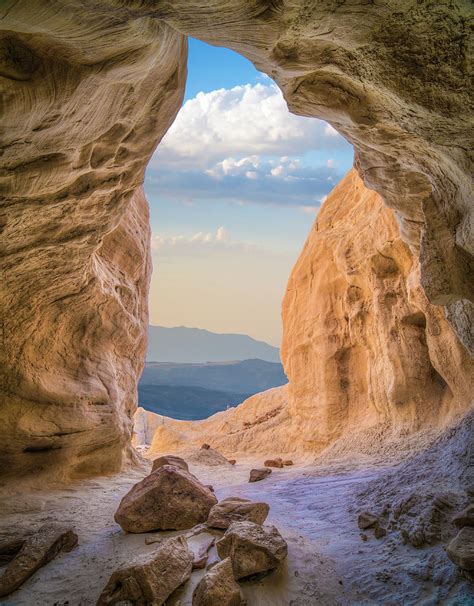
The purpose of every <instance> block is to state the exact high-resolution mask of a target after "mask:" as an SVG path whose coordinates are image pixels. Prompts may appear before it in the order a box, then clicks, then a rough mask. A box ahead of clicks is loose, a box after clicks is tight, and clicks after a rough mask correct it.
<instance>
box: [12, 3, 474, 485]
mask: <svg viewBox="0 0 474 606" xmlns="http://www.w3.org/2000/svg"><path fill="white" fill-rule="evenodd" d="M1 10H2V18H3V19H2V31H1V42H0V45H1V53H0V82H1V86H2V89H3V91H2V92H3V93H4V94H3V99H4V105H3V108H2V109H3V112H2V124H3V126H4V134H3V137H2V143H1V147H2V168H1V173H0V187H1V192H2V210H1V216H0V226H1V227H0V229H1V233H2V241H1V266H0V271H1V276H0V278H1V284H2V286H1V293H0V313H1V317H2V332H1V339H2V343H1V347H0V380H1V395H0V397H1V402H0V404H1V406H0V427H1V429H0V440H1V442H2V444H3V448H2V450H1V461H0V462H1V468H2V471H3V473H5V472H6V470H8V473H9V474H12V475H16V476H18V475H19V474H29V473H32V472H34V473H37V472H38V471H40V470H45V471H48V472H53V473H54V474H55V475H57V476H58V477H60V478H71V477H82V476H87V475H93V474H97V473H107V472H112V471H116V470H118V469H120V468H121V467H122V466H123V465H124V464H125V463H126V461H127V460H128V459H129V458H130V456H131V450H130V439H131V426H132V415H133V412H134V410H135V408H136V395H135V394H136V381H137V377H138V375H139V373H140V371H141V367H142V364H143V357H144V351H145V336H144V335H145V326H146V316H147V310H146V298H147V289H148V277H149V268H150V265H149V257H148V250H149V234H148V230H149V228H148V219H147V210H146V203H145V201H144V198H143V193H142V191H141V189H140V186H141V184H142V181H143V174H144V170H145V167H146V164H147V162H148V160H149V158H150V155H151V153H152V151H153V150H154V148H155V146H156V145H157V143H158V142H159V141H160V139H161V137H162V136H163V134H164V133H165V132H166V130H167V129H168V127H169V126H170V124H171V123H172V121H173V119H174V117H175V115H176V113H177V111H178V109H179V106H180V104H181V100H182V96H183V90H184V84H185V71H186V68H185V62H186V35H193V36H196V37H198V38H200V39H202V40H205V41H207V42H210V43H212V44H217V45H221V46H226V47H229V48H231V49H234V50H236V51H237V52H239V53H241V54H243V55H245V56H246V57H248V58H249V59H250V60H251V61H253V63H254V64H255V65H256V66H257V68H258V69H260V70H262V71H263V72H265V73H267V74H268V75H269V76H270V77H272V78H273V79H274V80H275V81H276V82H277V84H278V85H279V86H280V88H281V89H282V91H283V94H284V96H285V98H286V100H287V102H288V105H289V107H290V109H291V110H292V111H293V112H296V113H299V114H302V115H306V116H313V117H318V118H323V119H326V120H328V121H329V122H330V123H331V124H332V125H333V126H334V127H335V128H336V129H337V130H338V131H339V132H340V133H341V134H343V135H344V136H345V137H346V138H347V139H348V140H349V141H351V142H352V143H353V144H354V146H355V148H356V152H357V157H358V164H359V171H360V174H361V175H363V178H364V180H365V183H366V184H367V185H368V186H369V187H371V188H372V189H374V190H376V191H377V192H379V193H380V194H381V195H382V197H383V199H384V201H385V203H386V204H387V205H388V206H390V207H391V208H393V209H394V210H395V214H396V216H397V219H398V220H399V222H400V224H401V235H402V238H403V241H404V242H405V243H408V245H409V247H410V249H411V251H412V252H413V253H414V254H415V256H416V257H418V258H419V260H420V266H419V272H420V281H421V285H422V287H423V288H424V290H425V293H426V295H427V297H428V299H429V300H430V301H431V303H435V304H439V305H444V306H446V310H447V313H448V320H449V322H451V324H452V326H453V327H454V330H455V331H456V333H457V335H458V336H459V338H460V339H461V340H462V342H463V344H464V346H465V347H466V348H467V349H470V350H471V351H474V345H473V341H472V320H473V307H472V301H473V287H474V279H473V274H472V271H473V253H474V238H473V234H472V225H473V221H472V212H473V209H472V199H470V197H469V196H470V191H471V190H470V185H471V182H470V177H469V175H470V174H471V167H470V164H469V155H468V148H469V142H470V140H471V139H470V137H471V134H470V131H469V124H470V123H469V114H468V111H469V100H470V99H469V94H470V90H469V79H468V59H467V58H468V35H469V29H468V27H469V23H468V18H469V12H468V11H469V5H468V2H464V1H461V0H455V1H453V2H450V3H437V2H429V1H427V2H423V3H421V4H420V3H419V2H414V1H412V0H404V1H403V2H400V1H399V0H391V1H389V2H385V3H382V4H380V3H369V4H367V3H365V2H363V3H361V2H351V3H348V2H328V3H314V2H310V1H309V0H291V1H282V0H278V1H272V2H262V1H261V0H251V1H250V2H242V0H227V1H226V2H224V3H223V2H206V3H202V2H196V1H194V0H191V1H189V0H186V2H184V1H183V0H175V1H174V2H172V3H170V2H167V1H161V0H158V1H153V2H138V1H135V0H130V1H128V2H126V3H124V2H117V1H116V0H98V1H97V2H94V3H93V4H87V5H85V4H84V3H80V2H79V3H78V2H76V3H73V2H70V0H52V1H51V2H49V3H47V4H46V3H44V2H43V1H41V0H31V1H30V2H27V3H19V2H16V1H15V0H6V2H4V3H3V5H2V9H1ZM379 203H380V205H381V202H380V200H379ZM372 228H373V229H375V228H376V225H375V224H373V225H372ZM393 254H394V255H395V257H394V263H395V264H396V265H397V272H398V273H400V275H403V276H404V277H407V275H408V274H407V273H406V269H405V268H406V267H407V264H408V259H409V253H408V249H406V248H405V249H404V245H402V243H401V242H400V244H398V249H397V251H396V254H395V252H394V253H393ZM384 263H385V262H384V261H383V260H380V262H379V264H381V266H383V265H384ZM378 271H379V273H380V272H382V273H383V272H387V271H388V272H389V274H390V271H389V270H387V268H385V269H384V268H383V267H382V268H379V270H378ZM410 275H414V273H413V272H410ZM381 279H384V278H381ZM387 279H390V278H387ZM407 279H408V278H407ZM305 289H306V287H304V288H302V289H300V292H303V291H304V290H305ZM419 292H420V293H421V290H420V291H419ZM397 293H398V291H397ZM353 294H354V296H355V294H356V293H355V291H354V293H353ZM311 296H312V294H311ZM341 296H342V295H341ZM344 296H345V295H344ZM351 296H352V295H351ZM396 296H397V297H398V294H397V295H396ZM367 297H368V295H364V300H365V299H366V298H367ZM419 297H422V295H421V294H420V295H419ZM420 301H421V299H420ZM420 301H419V302H418V303H417V308H420V310H421V313H425V312H424V311H423V310H424V305H425V304H424V303H421V302H420ZM398 307H399V305H398V304H396V308H397V313H398V312H400V314H401V315H400V322H401V318H402V317H403V318H404V317H405V315H404V312H402V311H400V310H399V309H398ZM430 309H431V308H430ZM337 313H339V312H337ZM383 313H385V316H386V312H383ZM416 313H418V312H416ZM433 314H434V316H436V317H438V316H439V318H440V320H439V321H440V323H442V324H443V323H444V320H443V318H442V311H441V310H440V311H433ZM425 315H426V314H425ZM336 316H337V314H336ZM406 323H407V324H408V325H409V328H407V330H411V331H416V330H418V331H420V332H421V329H420V326H419V325H418V324H419V323H422V318H421V316H416V317H415V318H412V320H411V323H410V322H409V321H408V320H407V321H406ZM427 326H429V322H428V320H427ZM443 326H444V324H443ZM298 330H299V328H298V329H297V328H296V327H295V331H296V332H297V331H298ZM354 330H355V329H354ZM425 332H426V331H425ZM384 334H386V333H384ZM425 338H426V336H425ZM312 339H313V337H307V336H304V340H303V341H304V343H307V342H308V340H309V341H312ZM441 340H442V339H438V341H439V342H441ZM413 342H414V341H413ZM389 343H390V347H392V348H393V347H394V344H393V339H389ZM297 347H298V345H297V343H296V340H292V339H291V338H290V339H288V338H287V339H286V345H285V349H286V351H287V364H289V366H290V367H293V370H292V369H291V368H290V372H292V373H293V379H294V380H296V377H297V376H298V375H299V374H301V373H300V371H299V370H298V365H299V364H300V362H297V361H296V360H297V359H298V356H299V354H293V353H292V354H291V356H290V357H293V355H295V357H294V360H295V361H294V363H293V362H289V360H290V357H288V352H290V351H291V352H293V351H296V349H297ZM318 347H319V345H318ZM331 347H332V346H329V345H328V348H327V353H328V355H329V356H331V355H333V353H334V352H332V350H331ZM361 347H362V346H361ZM380 347H381V349H383V347H382V346H380ZM416 347H417V351H419V352H420V355H421V356H422V357H423V356H425V358H424V359H425V362H426V347H425V346H424V345H423V344H420V345H419V346H418V345H417V346H416ZM388 348H389V345H386V346H385V353H384V356H383V359H384V364H388V365H387V366H386V368H387V369H389V371H390V372H392V371H393V370H394V367H393V368H392V367H390V364H392V365H393V363H392V362H390V363H388V362H387V360H388V358H390V357H391V358H392V359H394V358H396V355H392V354H390V353H389V352H388ZM427 348H428V349H429V350H431V351H432V350H433V343H432V340H431V341H430V344H429V345H427ZM346 349H347V346H343V347H339V349H337V350H338V351H339V352H340V353H339V354H338V355H339V356H340V359H339V361H337V362H336V363H335V365H336V366H337V367H338V368H342V367H344V366H345V365H347V364H346V363H348V364H352V363H353V361H354V355H355V354H353V353H351V354H349V358H350V360H349V359H348V358H347V355H348V354H347V353H345V352H346ZM451 353H453V355H455V356H458V358H456V357H454V358H453V359H454V360H455V361H456V362H459V363H461V362H462V360H461V358H462V359H463V360H464V357H463V356H464V354H461V353H459V350H458V347H457V345H456V346H455V345H453V346H452V352H451ZM416 355H418V354H413V356H412V357H416ZM429 355H430V360H431V361H433V360H434V356H435V354H434V353H433V354H432V353H430V354H429ZM436 355H438V354H436ZM443 355H444V354H443ZM361 356H362V357H361V360H362V361H363V359H365V358H364V356H363V355H362V354H361ZM301 359H303V358H301V357H300V360H301ZM369 359H372V358H369ZM425 362H422V364H421V366H422V368H425V369H426V368H428V367H427V365H426V363H425ZM400 364H401V367H400V372H401V373H404V372H407V373H408V374H409V375H410V373H412V370H413V369H407V368H406V365H405V366H404V365H403V364H402V363H401V361H400ZM430 364H431V362H430ZM441 365H442V364H441V362H438V363H434V364H432V366H433V368H435V370H436V372H437V373H438V374H439V375H440V376H441V377H442V379H443V381H444V383H446V385H447V387H446V386H445V385H444V384H443V382H442V381H441V380H440V379H439V378H438V377H437V375H434V374H433V376H432V375H431V374H430V377H429V381H428V385H429V386H430V389H431V391H433V393H434V394H435V397H434V400H433V402H434V404H433V405H430V406H429V407H428V408H430V407H434V409H436V408H440V409H442V410H445V409H446V407H447V406H448V401H449V400H450V397H451V396H450V395H449V394H448V390H449V392H451V394H452V398H451V400H452V402H454V401H455V399H456V398H457V395H456V394H457V393H458V391H457V390H458V389H459V388H458V387H457V386H456V387H454V383H456V385H457V382H458V381H459V377H458V375H459V372H460V371H459V369H460V368H461V366H459V367H458V370H457V371H453V373H454V374H453V376H450V377H449V380H448V379H447V378H446V376H445V374H443V373H442V372H441V371H440V370H439V368H440V367H441ZM390 368H391V370H390ZM449 368H452V365H451V366H449ZM334 372H335V371H334ZM426 372H428V371H426ZM429 372H430V373H432V371H431V370H430V371H429ZM331 373H333V371H331V372H330V373H329V375H330V376H336V375H337V376H339V375H338V373H339V371H337V372H336V374H335V375H333V374H331ZM343 375H344V376H346V375H347V372H346V371H344V372H343ZM410 376H411V375H410ZM433 377H434V378H433ZM412 378H413V377H412ZM294 380H292V383H293V385H292V387H291V388H290V405H291V407H292V410H294V409H295V407H297V406H298V405H299V404H301V405H302V407H303V408H302V410H303V414H307V413H306V412H305V410H306V406H307V405H308V403H309V402H310V399H311V398H310V397H309V391H308V390H307V387H308V385H309V383H310V382H311V381H310V380H309V379H308V381H309V382H308V381H307V382H306V383H303V385H302V386H301V388H298V387H297V386H296V384H295V381H294ZM314 380H315V381H316V382H317V381H319V380H320V378H319V379H316V378H315V379H314ZM372 380H373V381H374V382H375V381H376V380H377V378H376V377H375V376H374V377H373V379H372ZM344 381H345V379H344V380H343V382H344ZM410 381H411V382H410V385H413V381H412V380H410ZM382 383H384V380H382ZM385 383H386V382H385ZM365 387H367V386H364V385H363V384H362V383H360V382H358V383H357V387H354V388H352V387H350V389H351V390H352V391H354V390H356V391H357V390H360V389H363V388H364V389H365ZM305 390H306V391H305ZM338 390H339V391H340V387H337V386H336V387H335V388H334V390H333V388H332V387H328V389H327V390H326V392H325V393H326V395H323V398H326V396H327V397H328V398H330V397H332V396H329V392H330V391H334V393H336V392H338ZM346 391H347V390H346ZM386 391H387V389H386V387H384V386H382V387H380V388H377V389H376V390H375V391H370V390H369V388H368V387H367V392H368V393H369V392H370V393H377V394H382V393H385V392H386ZM389 391H390V395H389V398H388V400H387V401H386V400H384V399H383V398H382V400H381V401H380V402H379V401H377V402H376V403H375V400H376V399H377V398H376V397H375V396H372V395H371V396H369V400H368V402H369V405H370V407H376V408H377V414H378V415H379V416H381V417H384V418H388V417H390V418H391V417H393V419H400V421H401V422H403V423H406V422H408V423H409V424H410V425H411V426H413V425H416V423H417V422H418V421H417V420H416V418H415V417H416V415H415V417H413V414H414V413H413V411H414V410H415V409H416V410H417V411H418V412H417V414H420V415H421V416H420V418H421V417H423V418H424V417H430V416H432V415H433V414H434V410H430V411H424V410H423V411H422V410H421V408H422V406H421V403H417V404H415V403H413V397H415V396H413V397H412V396H411V395H409V394H408V391H409V390H408V391H407V390H406V389H405V388H404V387H403V386H402V385H401V379H400V378H398V379H394V381H393V386H392V387H390V389H389ZM431 391H430V394H431ZM443 394H444V395H443ZM377 397H378V396H377ZM415 399H416V398H415ZM332 401H333V402H336V398H333V400H332ZM356 401H357V402H358V403H359V404H357V405H355V406H354V407H353V409H352V408H351V413H350V414H347V410H348V405H347V398H346V396H344V398H343V399H342V400H341V402H336V404H335V405H336V407H337V408H338V410H337V411H336V410H335V411H334V413H327V414H326V413H322V412H321V410H325V409H326V408H325V406H323V407H322V408H321V409H320V412H318V413H317V419H318V422H319V421H321V423H322V424H321V427H320V428H318V430H317V431H319V432H320V433H321V435H329V434H331V435H333V434H335V433H337V432H338V429H337V427H339V424H340V419H341V418H347V419H348V420H350V421H351V422H352V420H353V419H356V418H357V417H358V416H360V401H361V400H360V398H358V399H357V398H356ZM430 401H431V400H430ZM327 402H329V399H327ZM389 402H398V403H399V404H397V406H398V408H397V407H395V406H391V404H390V403H389ZM417 402H418V400H417ZM298 403H299V404H298ZM357 411H358V412H357ZM410 415H411V418H410ZM337 419H339V420H337ZM319 439H320V438H318V440H319Z"/></svg>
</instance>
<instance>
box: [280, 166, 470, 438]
mask: <svg viewBox="0 0 474 606" xmlns="http://www.w3.org/2000/svg"><path fill="white" fill-rule="evenodd" d="M282 316H283V326H284V336H283V343H282V349H281V352H282V359H283V363H284V366H285V372H286V374H287V376H288V378H289V387H288V389H289V407H290V414H291V416H292V417H294V418H298V419H299V420H300V422H301V424H302V432H303V433H304V434H305V438H304V439H305V440H307V444H308V448H313V449H314V450H321V449H323V448H324V447H326V446H327V445H329V444H330V443H333V442H334V441H335V440H336V439H337V438H339V437H340V436H342V435H347V439H350V433H351V432H352V434H353V435H354V434H355V433H356V432H358V431H362V430H364V429H368V428H370V427H377V426H378V427H384V426H385V427H387V428H391V429H392V430H395V431H417V430H419V429H421V428H423V427H429V426H433V427H436V426H438V427H443V426H444V424H446V423H449V422H450V420H452V419H453V418H454V417H455V415H456V414H458V413H460V412H462V411H467V410H469V408H470V407H471V406H472V404H473V400H472V386H473V385H474V365H473V360H472V359H471V358H470V357H469V355H468V354H467V352H466V350H465V348H464V347H463V346H462V345H461V344H460V343H459V341H458V339H457V338H456V335H455V334H454V331H453V330H452V328H451V326H450V325H449V323H448V322H447V321H446V319H445V318H444V314H443V310H442V308H440V307H437V306H434V305H431V304H430V303H429V302H428V300H427V298H426V296H425V294H424V292H423V290H422V288H421V286H420V279H419V265H418V262H417V261H416V259H415V258H414V256H413V255H412V253H411V251H410V249H409V247H408V246H407V245H406V244H405V243H404V242H403V241H402V239H401V238H400V232H399V228H398V225H397V222H396V220H395V216H394V213H393V212H392V211H391V210H390V209H388V208H386V206H384V204H383V201H382V199H381V198H380V196H379V195H378V194H377V193H376V192H372V191H370V190H368V189H366V188H365V186H364V184H363V182H362V181H361V179H360V178H359V176H358V174H357V171H356V170H354V169H353V170H352V171H351V172H350V173H349V174H348V175H347V176H346V177H345V178H344V179H343V181H342V182H341V183H340V184H339V185H337V186H336V188H335V189H334V190H333V191H332V192H331V194H330V195H329V196H328V199H327V201H326V202H325V204H324V205H323V207H322V208H321V210H320V213H319V215H318V218H317V220H316V221H315V223H314V226H313V228H312V231H311V233H310V234H309V236H308V239H307V241H306V244H305V246H304V248H303V251H302V253H301V255H300V258H299V259H298V261H297V263H296V265H295V267H294V269H293V271H292V274H291V276H290V279H289V282H288V287H287V292H286V294H285V298H284V301H283V308H282ZM305 418H306V427H307V428H308V429H306V427H305V424H304V422H303V420H304V419H305Z"/></svg>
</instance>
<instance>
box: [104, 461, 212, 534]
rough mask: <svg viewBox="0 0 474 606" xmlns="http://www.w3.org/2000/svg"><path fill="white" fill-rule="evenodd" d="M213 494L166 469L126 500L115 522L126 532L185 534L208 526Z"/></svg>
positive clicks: (177, 470)
mask: <svg viewBox="0 0 474 606" xmlns="http://www.w3.org/2000/svg"><path fill="white" fill-rule="evenodd" d="M216 503H217V499H216V497H215V496H214V494H213V493H212V492H211V491H210V490H209V489H208V488H206V487H205V486H203V485H202V484H201V483H200V482H199V480H198V479H197V478H195V477H194V476H193V475H192V474H190V473H189V472H187V471H185V470H184V469H180V468H179V467H174V466H173V465H163V466H162V467H159V468H158V469H157V470H156V471H154V472H153V473H151V474H150V475H149V476H147V477H146V478H144V479H143V480H141V482H138V484H135V486H133V488H132V489H131V490H130V491H129V492H128V493H127V494H126V495H125V496H124V497H123V499H122V501H121V503H120V505H119V508H118V509H117V511H116V513H115V521H116V522H117V524H120V526H121V527H122V528H123V530H126V531H127V532H148V531H150V530H183V529H185V528H192V527H193V526H195V525H196V524H199V523H201V522H205V521H206V520H207V517H208V515H209V511H210V510H211V507H212V506H213V505H215V504H216Z"/></svg>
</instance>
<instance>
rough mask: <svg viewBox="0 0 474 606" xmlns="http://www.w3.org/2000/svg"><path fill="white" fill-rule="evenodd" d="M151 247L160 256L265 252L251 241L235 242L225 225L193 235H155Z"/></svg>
mask: <svg viewBox="0 0 474 606" xmlns="http://www.w3.org/2000/svg"><path fill="white" fill-rule="evenodd" d="M151 249H152V252H153V253H155V254H157V255H158V256H159V257H183V256H193V257H196V256H206V255H211V254H212V255H215V254H216V253H229V252H239V253H255V252H263V250H262V249H260V248H259V247H258V246H256V245H255V244H253V243H251V242H234V241H233V240H232V238H231V236H230V233H229V231H228V230H227V229H226V228H225V227H224V226H221V227H219V228H218V229H217V230H216V232H215V233H211V232H197V233H195V234H193V235H192V236H184V235H176V236H168V237H164V236H160V235H155V236H153V237H152V240H151Z"/></svg>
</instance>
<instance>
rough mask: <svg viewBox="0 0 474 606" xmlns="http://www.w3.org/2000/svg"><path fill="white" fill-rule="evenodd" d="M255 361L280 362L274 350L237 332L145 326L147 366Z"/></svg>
mask: <svg viewBox="0 0 474 606" xmlns="http://www.w3.org/2000/svg"><path fill="white" fill-rule="evenodd" d="M249 359H259V360H264V361H266V362H278V363H279V362H280V352H279V349H278V348H277V347H274V346H273V345H270V344H269V343H266V342H265V341H259V340H257V339H254V338H253V337H250V336H249V335H244V334H239V333H216V332H212V331H209V330H207V329H205V328H194V327H187V326H174V327H166V326H155V325H152V324H150V325H149V326H148V351H147V363H152V362H157V363H178V364H181V363H183V364H193V363H206V362H211V363H215V362H237V361H242V360H249Z"/></svg>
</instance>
